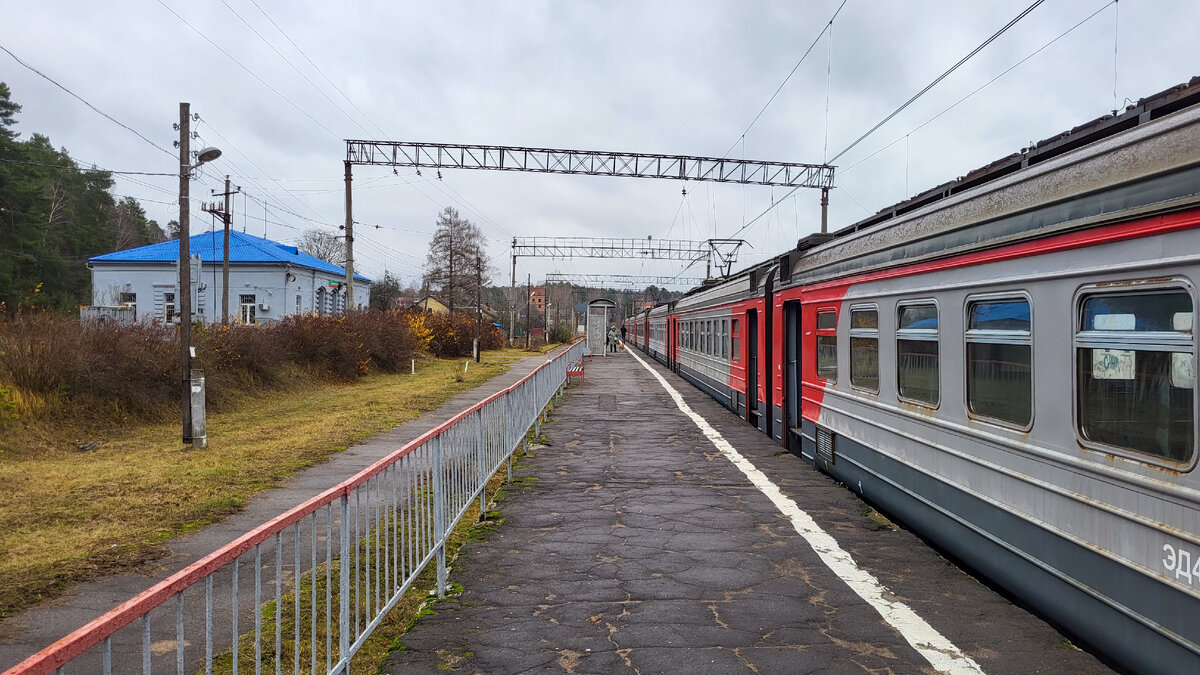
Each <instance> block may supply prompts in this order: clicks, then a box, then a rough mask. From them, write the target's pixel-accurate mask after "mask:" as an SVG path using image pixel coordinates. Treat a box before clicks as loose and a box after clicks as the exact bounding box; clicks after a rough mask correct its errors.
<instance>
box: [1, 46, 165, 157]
mask: <svg viewBox="0 0 1200 675" xmlns="http://www.w3.org/2000/svg"><path fill="white" fill-rule="evenodd" d="M0 49H3V50H4V52H5V53H6V54H8V55H9V56H11V57H12V58H13V60H14V61H16V62H17V63H19V64H21V65H22V66H24V67H25V68H28V69H29V70H31V71H33V72H34V73H36V74H37V75H38V76H40V77H41V78H42V79H44V80H46V81H47V82H49V83H50V84H53V85H54V86H56V87H58V88H59V89H62V90H63V91H65V92H67V93H68V94H70V95H71V96H72V97H74V98H75V99H77V100H78V101H79V102H80V103H82V104H84V105H86V106H87V107H89V108H91V109H92V110H93V111H95V112H97V113H99V114H100V115H101V116H102V117H104V118H105V119H107V120H108V121H110V122H112V123H113V124H115V125H117V126H119V127H121V128H122V129H125V130H126V131H129V132H130V133H132V134H133V135H134V136H137V137H138V138H140V139H142V140H143V141H145V142H147V143H149V144H150V145H152V146H153V147H154V148H156V149H158V150H160V151H162V152H165V153H166V154H168V155H170V156H172V157H178V155H177V154H176V153H174V152H171V151H170V150H168V149H166V148H164V147H163V146H161V145H159V144H158V143H155V142H154V141H152V140H150V139H149V138H147V137H146V136H143V135H142V133H141V132H139V131H138V130H137V129H134V128H133V127H131V126H129V125H128V124H125V123H124V122H122V121H120V120H118V119H116V118H115V117H113V116H112V115H109V114H108V113H106V112H104V111H103V110H101V109H99V108H97V107H96V106H94V105H92V104H91V103H90V102H89V101H88V100H87V99H85V98H83V97H82V96H80V95H79V94H76V93H75V92H73V91H71V90H70V89H68V88H67V87H66V86H64V85H62V84H60V83H59V82H58V81H57V80H55V79H53V78H51V77H50V76H49V75H47V74H45V73H43V72H42V71H40V70H38V69H37V68H34V67H33V66H31V65H29V64H28V63H26V62H25V61H23V60H21V58H20V57H19V56H17V55H16V54H14V53H12V52H11V51H10V50H9V49H8V48H7V47H5V46H4V45H0Z"/></svg>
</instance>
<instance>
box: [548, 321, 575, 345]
mask: <svg viewBox="0 0 1200 675" xmlns="http://www.w3.org/2000/svg"><path fill="white" fill-rule="evenodd" d="M573 337H575V333H574V331H572V330H571V329H570V328H568V327H566V326H563V325H561V324H560V325H558V326H555V327H554V328H551V329H550V342H570V341H571V338H573Z"/></svg>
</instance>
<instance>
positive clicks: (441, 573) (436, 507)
mask: <svg viewBox="0 0 1200 675" xmlns="http://www.w3.org/2000/svg"><path fill="white" fill-rule="evenodd" d="M442 481H443V476H442V434H438V435H437V436H434V437H433V536H434V541H435V542H436V545H437V596H438V597H439V598H444V597H446V517H445V515H443V513H444V506H443V504H442V501H443V499H444V494H445V486H443V485H442Z"/></svg>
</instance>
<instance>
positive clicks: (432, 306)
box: [409, 295, 499, 324]
mask: <svg viewBox="0 0 1200 675" xmlns="http://www.w3.org/2000/svg"><path fill="white" fill-rule="evenodd" d="M409 307H412V308H415V309H423V310H425V311H426V312H433V313H434V314H449V313H450V307H449V306H448V305H447V304H446V303H444V302H442V301H441V300H438V299H437V298H435V297H433V296H432V295H427V296H425V297H423V298H421V299H420V300H417V301H416V302H414V303H413V304H411V305H409ZM476 311H477V310H476V309H475V308H474V307H456V308H455V309H454V313H455V314H461V315H467V316H474V315H475V313H476ZM482 318H483V321H484V322H485V323H488V324H491V323H495V322H496V321H499V315H497V314H496V312H495V311H494V310H493V309H492V306H491V305H484V306H483V311H482Z"/></svg>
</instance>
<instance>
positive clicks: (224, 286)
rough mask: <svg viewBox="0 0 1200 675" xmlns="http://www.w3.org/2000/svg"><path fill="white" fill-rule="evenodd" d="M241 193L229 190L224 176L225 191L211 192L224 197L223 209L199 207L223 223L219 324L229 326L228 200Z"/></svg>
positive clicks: (230, 214) (238, 190) (230, 221)
mask: <svg viewBox="0 0 1200 675" xmlns="http://www.w3.org/2000/svg"><path fill="white" fill-rule="evenodd" d="M241 191H242V188H241V187H238V188H236V189H234V190H230V189H229V176H228V174H227V175H226V176H225V191H224V192H213V193H212V194H213V196H214V197H218V196H223V197H225V208H224V209H221V208H220V207H218V206H217V205H216V204H211V205H209V204H205V205H204V206H202V207H201V209H202V210H204V211H205V212H207V213H214V214H217V215H219V216H221V220H222V222H224V223H225V243H224V256H223V258H222V262H221V323H222V324H224V325H226V326H228V325H229V226H230V224H231V223H232V222H233V211H232V206H231V205H230V203H229V202H230V198H231V197H232V196H233V195H235V194H238V193H239V192H241Z"/></svg>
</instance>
